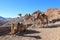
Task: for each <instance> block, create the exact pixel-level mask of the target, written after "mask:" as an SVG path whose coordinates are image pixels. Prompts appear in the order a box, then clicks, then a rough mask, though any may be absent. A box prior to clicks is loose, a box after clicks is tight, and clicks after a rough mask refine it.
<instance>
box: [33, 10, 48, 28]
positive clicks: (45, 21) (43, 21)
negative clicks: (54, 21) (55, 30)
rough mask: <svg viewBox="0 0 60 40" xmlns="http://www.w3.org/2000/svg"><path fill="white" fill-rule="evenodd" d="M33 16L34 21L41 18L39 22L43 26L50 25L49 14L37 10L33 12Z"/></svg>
mask: <svg viewBox="0 0 60 40" xmlns="http://www.w3.org/2000/svg"><path fill="white" fill-rule="evenodd" d="M33 16H34V22H36V21H37V20H40V21H38V22H40V25H41V26H43V27H44V25H45V24H47V26H48V16H47V15H45V14H44V13H41V12H39V11H36V12H34V13H33Z"/></svg>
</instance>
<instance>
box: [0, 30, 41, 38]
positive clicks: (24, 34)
mask: <svg viewBox="0 0 60 40" xmlns="http://www.w3.org/2000/svg"><path fill="white" fill-rule="evenodd" d="M9 32H10V30H7V31H2V32H0V36H5V35H9V34H8V33H9ZM35 33H37V34H38V33H40V32H39V31H36V30H27V31H24V32H21V33H17V34H16V36H22V37H31V38H36V39H41V37H40V36H36V35H34V36H32V35H31V34H35ZM26 34H30V35H31V36H29V35H28V36H27V35H26Z"/></svg>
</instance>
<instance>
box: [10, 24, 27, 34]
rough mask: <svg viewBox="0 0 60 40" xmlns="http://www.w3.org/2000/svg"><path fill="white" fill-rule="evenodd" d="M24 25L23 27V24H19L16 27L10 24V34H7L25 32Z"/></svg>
mask: <svg viewBox="0 0 60 40" xmlns="http://www.w3.org/2000/svg"><path fill="white" fill-rule="evenodd" d="M26 30H27V29H26V25H23V24H21V25H20V24H19V23H18V25H17V26H16V25H15V24H13V23H12V24H11V32H10V33H9V34H10V35H14V34H16V33H20V32H23V31H26Z"/></svg>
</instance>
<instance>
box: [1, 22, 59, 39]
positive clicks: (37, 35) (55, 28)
mask: <svg viewBox="0 0 60 40" xmlns="http://www.w3.org/2000/svg"><path fill="white" fill-rule="evenodd" d="M49 26H50V27H48V28H28V29H27V31H26V32H21V33H19V34H16V35H12V36H11V35H8V33H9V31H8V30H6V31H2V32H0V40H60V22H56V23H54V24H49Z"/></svg>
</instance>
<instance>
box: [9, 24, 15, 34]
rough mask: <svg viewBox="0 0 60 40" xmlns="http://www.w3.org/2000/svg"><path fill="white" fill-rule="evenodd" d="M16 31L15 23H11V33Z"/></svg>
mask: <svg viewBox="0 0 60 40" xmlns="http://www.w3.org/2000/svg"><path fill="white" fill-rule="evenodd" d="M14 33H15V31H14V24H11V32H10V34H11V35H12V34H14Z"/></svg>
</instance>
